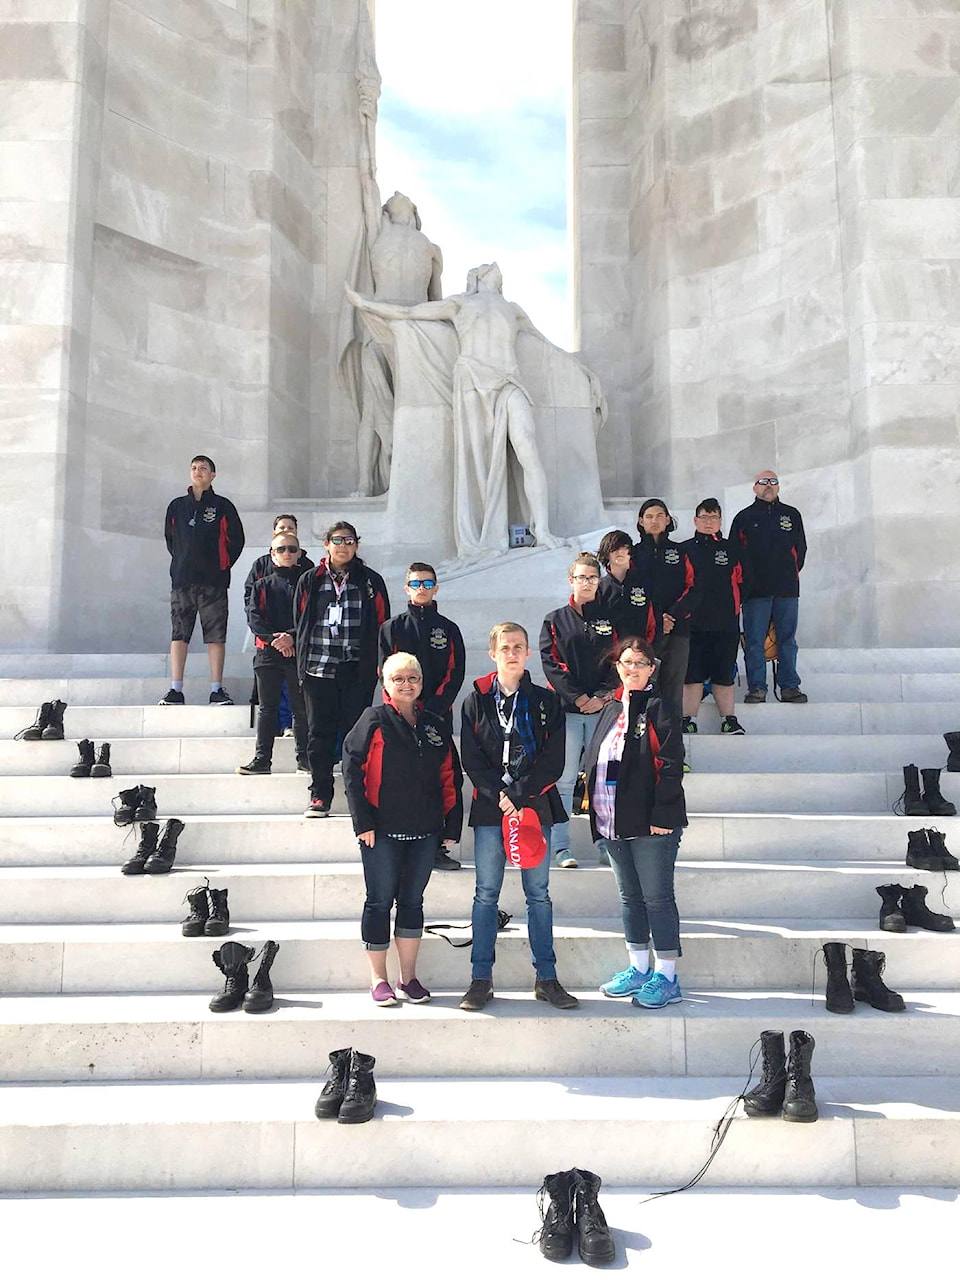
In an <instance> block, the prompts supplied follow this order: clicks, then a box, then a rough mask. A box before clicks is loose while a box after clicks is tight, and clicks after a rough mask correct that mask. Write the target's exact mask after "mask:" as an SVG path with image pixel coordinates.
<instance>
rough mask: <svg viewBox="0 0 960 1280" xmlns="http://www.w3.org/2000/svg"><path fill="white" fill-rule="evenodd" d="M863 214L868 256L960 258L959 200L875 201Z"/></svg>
mask: <svg viewBox="0 0 960 1280" xmlns="http://www.w3.org/2000/svg"><path fill="white" fill-rule="evenodd" d="M859 216H860V218H861V219H862V223H863V228H864V245H863V256H864V257H865V258H912V257H917V256H920V257H925V258H940V259H951V258H960V201H958V200H950V199H919V198H917V199H913V200H871V201H865V202H864V203H863V204H861V206H860V210H859Z"/></svg>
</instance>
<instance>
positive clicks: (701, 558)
mask: <svg viewBox="0 0 960 1280" xmlns="http://www.w3.org/2000/svg"><path fill="white" fill-rule="evenodd" d="M722 519H723V512H722V511H721V509H720V503H719V502H718V501H717V499H716V498H704V499H703V501H702V502H700V503H699V504H698V506H697V511H696V515H695V516H694V517H693V523H694V525H695V527H696V530H697V532H696V533H695V534H694V536H693V537H692V538H688V539H687V541H686V542H682V543H681V544H680V545H681V548H682V549H683V550H684V551H685V552H686V554H687V555H688V556H689V557H690V560H691V561H692V562H693V568H694V573H695V575H696V580H697V585H698V586H699V588H700V593H699V599H698V602H697V606H696V609H695V610H694V613H693V617H692V618H691V619H690V656H689V658H688V660H687V674H686V677H685V680H684V685H683V732H684V733H696V732H697V712H698V711H699V710H700V703H701V702H702V701H703V685H704V681H705V680H709V681H710V684H711V687H712V689H713V698H714V701H715V702H716V704H717V710H718V711H719V712H720V717H721V718H720V732H721V733H731V734H742V733H745V732H746V730H745V729H744V727H743V725H742V724H741V723H740V721H739V720H738V719H737V717H736V716H735V715H734V713H733V707H734V691H733V684H734V677H735V672H736V669H737V646H738V643H739V640H740V595H741V591H742V587H743V566H742V565H741V563H740V556H739V553H738V551H737V548H736V546H735V544H734V543H732V542H728V541H727V539H726V538H724V537H723V536H722V533H721V522H722Z"/></svg>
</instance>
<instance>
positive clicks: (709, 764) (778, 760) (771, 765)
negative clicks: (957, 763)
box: [182, 733, 960, 800]
mask: <svg viewBox="0 0 960 1280" xmlns="http://www.w3.org/2000/svg"><path fill="white" fill-rule="evenodd" d="M198 741H202V739H201V740H198ZM227 741H230V740H229V739H227ZM684 745H685V747H686V754H687V761H688V763H689V764H690V766H691V768H692V769H693V771H694V772H695V773H700V772H709V773H733V772H742V773H760V772H763V773H794V774H795V773H814V772H823V771H825V770H827V769H832V770H835V771H836V772H837V773H838V774H843V775H848V774H852V773H870V772H872V771H874V770H880V771H883V772H886V773H896V772H898V771H901V784H900V789H901V791H902V790H903V782H902V769H903V766H904V765H905V764H911V763H914V764H917V765H918V766H920V767H923V768H934V769H943V767H944V766H945V765H946V762H947V749H946V744H945V743H944V741H943V738H942V737H941V736H939V735H936V736H934V735H933V734H924V735H920V734H886V735H885V736H882V737H881V736H874V735H872V734H862V735H852V734H827V733H824V734H799V733H781V734H763V735H758V736H756V737H748V736H744V737H740V736H737V735H733V736H730V737H723V738H721V737H720V736H719V735H713V734H709V735H708V734H701V733H697V734H686V735H685V736H684ZM222 754H223V753H222V752H221V753H215V751H214V750H213V749H211V751H210V759H215V758H218V756H219V755H222ZM182 758H183V759H184V762H185V764H186V763H187V762H189V761H190V760H192V759H193V758H194V757H193V754H192V753H188V752H184V753H183V757H182ZM940 783H941V789H942V790H943V793H944V795H945V796H947V798H948V799H949V798H950V796H949V792H950V791H951V789H952V790H953V791H954V792H955V793H956V795H955V797H954V798H955V799H957V800H960V774H956V775H953V774H949V773H943V776H942V777H941V779H940Z"/></svg>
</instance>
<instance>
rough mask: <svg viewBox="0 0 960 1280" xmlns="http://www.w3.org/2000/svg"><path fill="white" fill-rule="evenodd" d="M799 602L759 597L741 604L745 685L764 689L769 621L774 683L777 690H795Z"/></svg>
mask: <svg viewBox="0 0 960 1280" xmlns="http://www.w3.org/2000/svg"><path fill="white" fill-rule="evenodd" d="M799 611H800V601H799V600H798V599H797V597H796V596H761V597H759V598H758V599H756V600H744V602H743V645H744V659H745V661H746V667H747V684H748V685H749V686H750V688H751V689H762V690H763V691H764V693H766V690H767V664H766V662H765V661H764V657H763V642H764V640H766V638H767V628H768V627H769V626H770V619H771V618H772V619H773V626H774V630H775V631H776V633H777V653H778V655H779V656H778V658H777V684H779V686H780V688H781V689H799V687H800V677H799V676H798V675H797V615H798V613H799Z"/></svg>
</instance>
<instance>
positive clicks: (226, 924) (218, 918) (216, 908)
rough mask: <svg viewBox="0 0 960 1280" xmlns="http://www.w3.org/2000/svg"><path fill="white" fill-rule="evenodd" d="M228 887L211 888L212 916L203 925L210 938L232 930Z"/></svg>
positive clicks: (221, 935) (218, 936) (220, 936)
mask: <svg viewBox="0 0 960 1280" xmlns="http://www.w3.org/2000/svg"><path fill="white" fill-rule="evenodd" d="M228 892H229V891H228V890H227V889H211V890H210V917H209V919H208V920H207V923H206V924H205V925H204V926H203V932H204V933H205V934H206V936H207V937H208V938H222V937H223V935H224V934H225V933H229V931H230V908H229V907H228V906H227V893H228Z"/></svg>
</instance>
